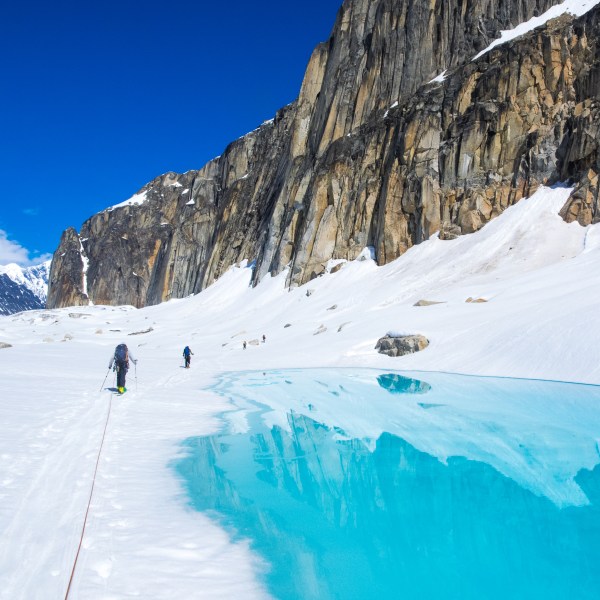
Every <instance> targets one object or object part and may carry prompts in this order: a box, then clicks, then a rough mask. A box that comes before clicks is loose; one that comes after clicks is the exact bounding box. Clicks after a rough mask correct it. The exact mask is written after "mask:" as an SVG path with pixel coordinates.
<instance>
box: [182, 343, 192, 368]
mask: <svg viewBox="0 0 600 600" xmlns="http://www.w3.org/2000/svg"><path fill="white" fill-rule="evenodd" d="M192 354H194V353H193V352H192V351H191V350H190V347H189V346H186V347H185V348H184V349H183V358H184V360H185V368H186V369H189V368H190V362H191V361H192V356H191V355H192Z"/></svg>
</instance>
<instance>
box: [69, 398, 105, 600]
mask: <svg viewBox="0 0 600 600" xmlns="http://www.w3.org/2000/svg"><path fill="white" fill-rule="evenodd" d="M111 408H112V395H111V397H110V402H109V403H108V414H107V415H106V423H105V424H104V432H103V433H102V441H101V442H100V449H99V450H98V458H96V468H95V469H94V477H93V478H92V489H91V490H90V497H89V498H88V503H87V508H86V510H85V517H84V519H83V528H82V529H81V538H80V539H79V546H78V547H77V554H76V555H75V561H74V562H73V570H72V571H71V577H70V579H69V586H68V587H67V593H66V594H65V600H67V599H68V597H69V592H70V591H71V584H72V583H73V577H74V576H75V569H76V567H77V559H78V558H79V551H80V550H81V545H82V544H83V536H84V534H85V526H86V525H87V518H88V513H89V512H90V504H91V503H92V496H93V495H94V485H95V484H96V473H98V464H99V463H100V455H101V454H102V447H103V446H104V438H105V436H106V428H107V427H108V420H109V419H110V409H111Z"/></svg>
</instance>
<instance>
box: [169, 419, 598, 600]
mask: <svg viewBox="0 0 600 600" xmlns="http://www.w3.org/2000/svg"><path fill="white" fill-rule="evenodd" d="M287 419H288V427H287V428H283V427H280V426H273V427H267V426H266V425H265V424H264V420H263V418H262V415H261V413H260V412H258V411H257V412H255V413H253V414H251V415H250V416H249V421H250V423H249V425H250V433H248V434H238V435H218V436H211V437H199V438H193V439H189V440H187V442H186V446H187V447H188V449H189V455H188V456H187V457H186V458H185V459H183V460H181V461H180V462H178V464H177V470H178V471H179V473H180V474H181V475H182V476H183V478H184V481H185V486H186V488H187V490H188V492H189V496H190V498H191V501H192V504H193V506H194V507H195V508H196V509H198V510H201V511H206V510H210V511H216V515H217V516H218V518H219V519H220V520H221V521H222V522H224V523H225V524H226V525H227V526H230V527H232V528H233V529H234V530H235V531H237V532H239V534H240V535H242V536H247V537H248V538H250V539H251V541H252V547H253V549H254V550H255V551H256V552H258V553H259V554H260V555H262V556H263V557H264V558H265V559H266V560H267V561H268V562H269V563H270V564H271V571H270V573H269V574H268V575H267V583H268V585H269V588H270V590H271V592H272V593H273V595H274V596H275V597H276V598H280V599H288V598H318V599H329V598H340V599H354V598H357V599H359V598H360V599H368V598H378V599H379V598H567V597H576V598H597V597H599V595H600V569H598V568H597V556H598V554H597V542H598V540H599V539H600V467H596V468H595V469H594V470H593V471H581V472H580V474H579V475H578V477H577V481H578V483H579V485H580V486H581V487H582V488H583V489H584V491H585V493H586V495H587V497H588V498H589V499H590V502H591V504H590V505H588V506H584V507H573V508H566V509H562V510H561V509H559V508H557V507H556V506H555V505H554V504H553V503H551V502H550V501H549V500H547V499H545V498H543V497H538V496H536V495H534V494H533V493H531V492H529V491H527V490H525V489H524V488H522V487H520V486H519V485H517V484H516V483H515V482H514V481H512V480H511V479H508V478H506V477H504V476H503V475H501V474H499V473H498V471H496V470H495V469H493V468H492V467H490V466H488V465H486V464H484V463H481V462H476V461H469V460H466V459H463V458H450V459H448V461H447V464H444V463H442V462H440V461H439V460H437V459H436V458H434V457H432V456H430V455H428V454H425V453H423V452H419V451H418V450H416V449H415V448H414V447H413V446H411V445H410V444H408V443H407V442H405V441H404V440H402V439H400V438H399V437H397V436H394V435H391V434H389V433H384V434H382V435H381V436H380V437H379V439H378V440H377V442H376V444H375V447H374V449H373V448H371V449H369V448H367V447H366V446H365V445H364V444H363V442H362V441H360V440H357V439H350V440H343V439H340V437H341V436H340V435H339V432H336V431H335V430H333V429H330V428H328V427H325V426H323V425H322V424H320V423H318V422H316V421H314V420H312V419H310V418H308V417H306V416H301V415H298V414H297V413H293V412H292V413H289V414H288V415H287Z"/></svg>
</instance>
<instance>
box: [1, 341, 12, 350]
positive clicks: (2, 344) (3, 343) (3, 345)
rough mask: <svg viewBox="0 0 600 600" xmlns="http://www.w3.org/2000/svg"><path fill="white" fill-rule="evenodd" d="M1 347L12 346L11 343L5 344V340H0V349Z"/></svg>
mask: <svg viewBox="0 0 600 600" xmlns="http://www.w3.org/2000/svg"><path fill="white" fill-rule="evenodd" d="M2 348H12V344H7V343H6V342H0V349H2Z"/></svg>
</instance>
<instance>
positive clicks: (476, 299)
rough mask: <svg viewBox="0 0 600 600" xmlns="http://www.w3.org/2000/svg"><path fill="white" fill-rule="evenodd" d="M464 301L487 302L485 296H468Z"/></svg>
mask: <svg viewBox="0 0 600 600" xmlns="http://www.w3.org/2000/svg"><path fill="white" fill-rule="evenodd" d="M465 302H468V303H469V304H480V303H482V302H487V300H486V299H485V298H471V296H469V297H468V298H467V299H466V300H465Z"/></svg>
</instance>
